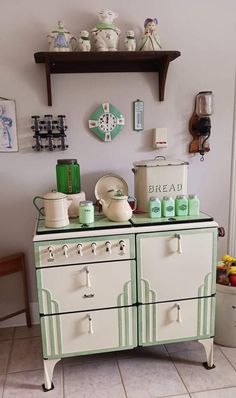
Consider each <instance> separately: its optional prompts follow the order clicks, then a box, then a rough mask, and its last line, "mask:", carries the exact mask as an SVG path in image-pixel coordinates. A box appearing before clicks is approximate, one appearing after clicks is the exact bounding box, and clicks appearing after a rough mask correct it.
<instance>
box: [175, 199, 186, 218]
mask: <svg viewBox="0 0 236 398" xmlns="http://www.w3.org/2000/svg"><path fill="white" fill-rule="evenodd" d="M175 215H176V216H187V215H188V198H187V197H186V196H185V195H177V196H176V199H175Z"/></svg>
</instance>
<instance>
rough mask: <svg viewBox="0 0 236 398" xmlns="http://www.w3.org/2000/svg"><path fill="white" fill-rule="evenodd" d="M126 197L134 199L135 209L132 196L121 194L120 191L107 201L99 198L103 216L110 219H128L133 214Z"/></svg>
mask: <svg viewBox="0 0 236 398" xmlns="http://www.w3.org/2000/svg"><path fill="white" fill-rule="evenodd" d="M128 198H133V199H134V203H135V204H134V208H133V210H135V209H136V199H135V198H134V197H133V196H129V197H128V196H126V195H123V194H122V193H121V192H119V191H118V192H117V193H116V194H115V195H114V196H112V197H111V199H110V201H109V203H107V202H106V201H105V200H104V199H99V202H100V203H101V205H102V211H103V213H104V214H105V216H106V217H107V218H108V219H109V220H111V221H128V220H129V219H130V218H131V217H132V214H133V210H132V209H131V207H130V205H129V202H128Z"/></svg>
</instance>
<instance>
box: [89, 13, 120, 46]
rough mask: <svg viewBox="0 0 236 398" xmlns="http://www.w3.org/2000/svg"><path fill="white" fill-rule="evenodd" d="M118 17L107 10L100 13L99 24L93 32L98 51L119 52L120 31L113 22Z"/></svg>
mask: <svg viewBox="0 0 236 398" xmlns="http://www.w3.org/2000/svg"><path fill="white" fill-rule="evenodd" d="M118 15H119V14H117V13H115V12H113V11H111V10H107V9H106V10H102V11H101V12H99V14H98V19H99V23H98V24H97V25H96V26H95V28H93V29H92V31H91V33H92V36H93V40H94V46H95V49H96V50H97V51H117V47H118V41H119V36H120V29H118V28H117V27H116V26H115V25H114V24H113V21H114V20H115V19H116V18H117V17H118Z"/></svg>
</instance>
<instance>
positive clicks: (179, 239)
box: [175, 234, 183, 254]
mask: <svg viewBox="0 0 236 398" xmlns="http://www.w3.org/2000/svg"><path fill="white" fill-rule="evenodd" d="M175 237H176V238H177V239H178V240H177V252H178V253H179V254H182V253H183V250H182V245H181V235H180V234H175Z"/></svg>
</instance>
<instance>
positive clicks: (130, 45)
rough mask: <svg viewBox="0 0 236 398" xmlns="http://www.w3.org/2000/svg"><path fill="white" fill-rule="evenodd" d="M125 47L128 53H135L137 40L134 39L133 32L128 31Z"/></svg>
mask: <svg viewBox="0 0 236 398" xmlns="http://www.w3.org/2000/svg"><path fill="white" fill-rule="evenodd" d="M124 45H125V49H126V50H127V51H135V50H136V39H135V37H134V31H133V30H128V31H127V32H126V36H125V41H124Z"/></svg>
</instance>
